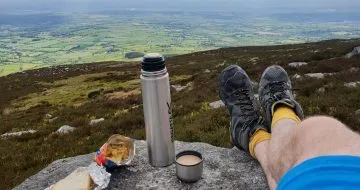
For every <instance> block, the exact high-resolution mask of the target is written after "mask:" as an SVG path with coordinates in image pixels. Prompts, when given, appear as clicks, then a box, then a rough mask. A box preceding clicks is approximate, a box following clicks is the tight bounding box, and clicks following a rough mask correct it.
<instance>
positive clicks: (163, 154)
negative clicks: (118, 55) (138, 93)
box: [140, 53, 175, 167]
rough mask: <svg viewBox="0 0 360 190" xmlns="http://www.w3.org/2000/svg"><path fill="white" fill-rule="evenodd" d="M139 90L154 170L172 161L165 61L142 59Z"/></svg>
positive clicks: (153, 55)
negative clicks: (140, 91) (140, 90)
mask: <svg viewBox="0 0 360 190" xmlns="http://www.w3.org/2000/svg"><path fill="white" fill-rule="evenodd" d="M141 66H142V68H141V76H140V79H141V88H142V98H143V107H144V118H145V128H146V141H147V147H148V154H149V162H150V164H151V165H152V166H155V167H164V166H168V165H171V164H172V163H173V162H174V161H175V147H174V129H173V118H172V109H171V97H170V83H169V74H168V72H167V69H166V66H165V58H164V56H162V55H161V54H157V53H150V54H147V55H145V56H144V57H143V58H142V62H141Z"/></svg>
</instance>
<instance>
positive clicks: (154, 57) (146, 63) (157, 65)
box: [141, 53, 165, 72]
mask: <svg viewBox="0 0 360 190" xmlns="http://www.w3.org/2000/svg"><path fill="white" fill-rule="evenodd" d="M141 65H142V70H143V71H147V72H155V71H161V70H163V69H165V58H164V56H163V55H161V54H159V53H149V54H146V55H145V56H144V57H143V58H142V61H141Z"/></svg>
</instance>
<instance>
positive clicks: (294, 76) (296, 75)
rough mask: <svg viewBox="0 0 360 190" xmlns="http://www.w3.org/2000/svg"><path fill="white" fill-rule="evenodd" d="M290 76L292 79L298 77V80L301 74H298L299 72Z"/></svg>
mask: <svg viewBox="0 0 360 190" xmlns="http://www.w3.org/2000/svg"><path fill="white" fill-rule="evenodd" d="M291 78H292V79H299V80H300V79H302V77H301V75H299V74H295V75H293V76H292V77H291Z"/></svg>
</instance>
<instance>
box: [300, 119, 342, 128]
mask: <svg viewBox="0 0 360 190" xmlns="http://www.w3.org/2000/svg"><path fill="white" fill-rule="evenodd" d="M299 127H300V128H302V129H306V130H311V129H313V130H319V128H329V127H344V124H342V123H341V122H340V121H338V120H337V119H335V118H332V117H329V116H313V117H309V118H307V119H305V120H304V121H302V122H301V123H300V124H299Z"/></svg>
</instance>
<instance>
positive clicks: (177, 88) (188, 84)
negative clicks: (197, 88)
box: [171, 82, 193, 92]
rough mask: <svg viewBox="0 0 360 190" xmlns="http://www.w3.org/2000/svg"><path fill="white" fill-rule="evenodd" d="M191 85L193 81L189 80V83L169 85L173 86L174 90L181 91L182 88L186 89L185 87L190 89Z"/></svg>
mask: <svg viewBox="0 0 360 190" xmlns="http://www.w3.org/2000/svg"><path fill="white" fill-rule="evenodd" d="M192 86H193V82H189V83H187V84H186V85H185V86H181V85H171V87H172V88H174V89H175V91H176V92H180V91H183V90H185V89H187V88H190V89H191V88H192Z"/></svg>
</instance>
